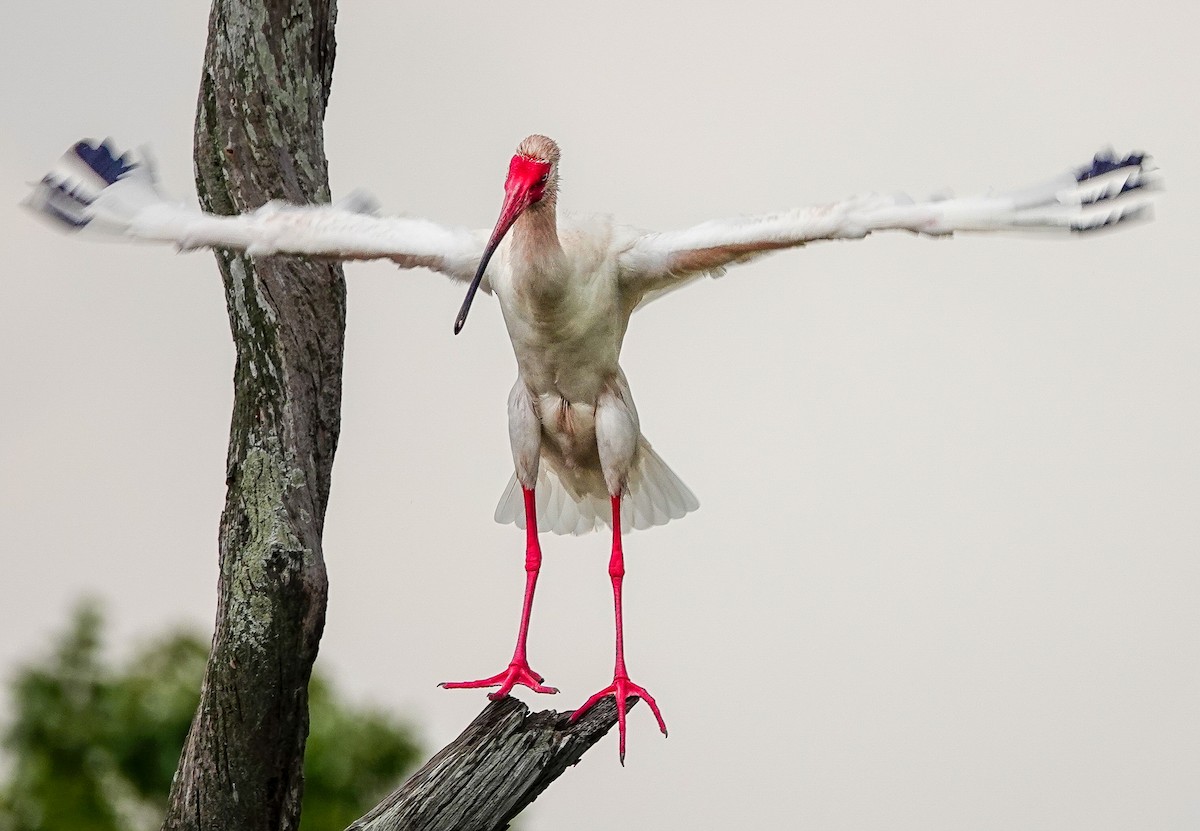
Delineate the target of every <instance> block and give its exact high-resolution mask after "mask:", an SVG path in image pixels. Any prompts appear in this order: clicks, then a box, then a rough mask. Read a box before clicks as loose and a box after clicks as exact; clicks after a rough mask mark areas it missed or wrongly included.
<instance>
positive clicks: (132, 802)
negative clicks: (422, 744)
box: [0, 603, 418, 831]
mask: <svg viewBox="0 0 1200 831" xmlns="http://www.w3.org/2000/svg"><path fill="white" fill-rule="evenodd" d="M102 630H103V618H102V615H101V614H100V611H99V609H98V608H97V607H96V605H95V604H92V603H85V604H82V605H81V606H80V607H79V608H78V609H77V610H76V611H75V613H74V616H73V618H72V620H71V624H70V627H69V628H68V629H67V631H65V632H64V633H63V634H62V635H61V636H60V637H59V638H58V640H57V641H56V643H55V644H54V646H53V649H52V650H51V652H50V654H49V655H47V656H46V657H44V658H43V659H41V660H40V661H38V662H36V663H34V664H30V665H28V666H25V667H23V668H21V669H19V670H18V671H17V672H16V674H15V675H14V676H13V678H12V681H11V682H10V693H11V698H12V710H13V712H12V715H11V718H10V719H9V721H8V723H7V725H6V726H5V729H4V731H3V733H2V734H0V748H2V749H3V753H4V758H3V760H2V762H3V764H0V771H3V772H5V774H6V775H5V776H4V781H2V782H0V831H43V830H45V831H60V829H62V830H64V831H65V829H70V831H139V829H156V828H158V827H159V825H160V824H161V823H162V817H163V815H164V813H165V810H166V803H167V795H168V791H169V790H170V787H171V777H172V776H173V775H174V773H175V766H176V764H177V762H178V761H179V753H180V750H181V749H182V747H183V742H184V739H185V737H186V736H187V731H188V727H189V726H190V724H191V720H192V715H193V714H194V712H195V710H196V704H197V702H198V701H199V695H200V682H201V679H202V678H203V677H204V666H205V662H206V661H207V657H208V646H207V644H206V643H205V642H204V641H203V640H202V639H201V638H200V637H199V636H197V635H196V634H195V633H193V632H188V631H175V632H170V633H167V634H166V635H165V636H163V637H160V638H158V639H156V640H155V641H153V642H152V643H149V644H147V645H146V646H144V647H143V648H141V649H139V650H138V651H137V652H136V653H135V654H134V655H132V656H131V658H130V659H129V661H128V662H127V663H125V664H124V665H121V666H114V665H112V664H110V663H106V662H105V660H104V655H103V648H102V638H101V635H102ZM309 699H310V700H309V709H310V720H311V732H310V735H309V740H308V750H307V753H306V755H305V760H304V763H305V765H304V767H305V782H306V784H305V793H304V810H303V814H302V819H301V831H340V829H343V828H345V827H346V826H347V825H349V824H350V822H352V821H353V820H354V819H356V818H357V817H358V816H360V815H361V814H362V813H364V812H365V811H366V810H367V809H368V808H370V807H371V806H372V805H373V804H374V803H375V802H376V801H377V800H378V799H379V798H380V797H381V796H382V795H383V794H384V793H386V792H387V790H388V789H389V788H391V787H393V786H394V785H395V784H396V782H397V781H398V779H399V777H400V776H401V774H402V773H403V772H404V771H405V770H407V769H408V768H409V767H411V765H412V764H413V762H415V761H416V759H417V756H418V750H417V747H416V745H415V743H414V741H413V738H412V735H411V731H410V730H409V728H408V727H406V726H405V725H403V724H402V723H400V722H399V721H397V719H396V718H395V717H394V716H392V715H391V714H388V713H385V712H383V711H380V710H375V709H369V708H361V707H355V706H352V705H349V704H347V703H345V702H344V701H341V700H339V699H338V697H337V695H336V692H335V691H334V689H333V687H332V686H331V684H330V682H329V681H328V680H326V679H325V678H324V677H322V676H321V675H320V674H319V673H314V674H313V678H312V681H311V683H310V685H309Z"/></svg>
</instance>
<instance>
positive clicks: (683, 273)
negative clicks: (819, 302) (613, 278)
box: [620, 152, 1158, 302]
mask: <svg viewBox="0 0 1200 831" xmlns="http://www.w3.org/2000/svg"><path fill="white" fill-rule="evenodd" d="M1157 185H1158V177H1157V175H1156V169H1155V168H1154V166H1153V165H1152V164H1151V163H1150V159H1149V157H1147V156H1143V155H1138V154H1132V155H1129V156H1126V157H1124V158H1120V159H1119V158H1116V157H1114V156H1113V155H1112V154H1111V153H1109V152H1102V153H1099V154H1097V155H1096V157H1095V158H1094V159H1093V161H1092V162H1091V164H1090V165H1088V166H1086V167H1081V168H1079V169H1077V170H1075V171H1073V172H1070V173H1065V174H1063V175H1061V176H1058V177H1056V178H1054V179H1051V180H1050V181H1048V182H1044V183H1042V184H1040V185H1036V186H1034V187H1030V188H1026V189H1024V190H1020V191H1012V192H1009V193H999V194H987V195H983V196H976V197H969V198H964V199H930V200H925V201H921V202H917V201H914V200H913V199H911V198H910V197H907V196H904V195H898V196H881V195H877V194H872V195H867V196H858V197H853V198H851V199H846V200H844V201H841V202H835V203H832V204H829V205H822V206H818V207H812V208H801V209H796V210H790V211H784V212H781V213H774V214H766V215H762V216H754V217H739V218H734V219H724V220H714V221H711V222H706V223H703V224H701V225H697V226H695V227H692V228H688V229H685V230H681V231H671V232H666V233H657V234H653V233H652V234H644V235H642V236H640V237H638V238H636V239H635V240H634V241H633V242H632V244H630V245H629V246H628V247H627V248H626V249H625V250H624V251H622V252H621V255H620V267H621V275H622V279H623V281H624V285H625V287H626V290H628V291H631V292H634V293H636V296H638V297H640V298H641V299H642V302H647V301H648V300H650V299H652V298H653V297H654V296H657V295H659V294H661V293H662V292H664V291H667V290H670V289H671V288H673V287H674V286H676V285H678V284H682V283H685V282H687V281H690V280H692V279H695V278H696V277H698V276H701V275H704V274H709V275H713V276H717V275H719V274H721V273H723V272H724V270H725V268H726V267H727V266H729V265H732V264H734V263H739V262H745V261H746V260H749V259H753V258H755V257H758V256H761V255H763V254H765V253H768V252H770V251H776V250H779V249H783V248H792V247H795V246H800V245H805V244H807V243H810V242H816V241H818V240H836V239H861V238H862V237H865V236H867V235H868V234H870V233H872V232H874V231H884V230H897V231H910V232H913V233H918V234H927V235H931V236H944V235H948V234H953V233H955V232H956V231H966V232H992V231H1012V230H1029V229H1051V230H1070V231H1091V230H1095V229H1097V228H1102V227H1105V226H1109V225H1114V224H1116V223H1118V222H1123V221H1126V220H1130V219H1138V218H1144V217H1146V216H1147V215H1148V214H1149V211H1150V206H1151V202H1152V199H1153V195H1154V194H1153V191H1154V190H1155V188H1156V187H1157Z"/></svg>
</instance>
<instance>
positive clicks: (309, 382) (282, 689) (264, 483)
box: [164, 0, 346, 831]
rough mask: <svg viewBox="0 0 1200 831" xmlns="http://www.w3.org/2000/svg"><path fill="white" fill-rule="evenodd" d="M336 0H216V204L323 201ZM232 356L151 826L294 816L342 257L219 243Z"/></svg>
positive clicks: (199, 143)
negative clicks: (202, 571)
mask: <svg viewBox="0 0 1200 831" xmlns="http://www.w3.org/2000/svg"><path fill="white" fill-rule="evenodd" d="M335 16H336V7H335V4H334V0H215V2H214V3H213V7H212V13H211V16H210V19H209V41H208V48H207V50H206V53H205V61H204V70H203V76H202V79H201V85H200V95H199V99H198V101H197V111H196V133H195V137H196V144H195V161H196V184H197V189H198V191H199V193H200V199H201V203H202V205H203V206H204V207H205V208H206V209H207V210H209V211H212V212H214V213H218V214H231V213H237V212H240V211H244V210H248V209H253V208H256V207H258V206H259V205H261V204H263V203H265V202H267V201H269V200H271V199H287V200H289V201H292V202H312V201H327V200H328V198H329V185H328V180H327V169H326V162H325V154H324V147H323V132H322V124H321V122H322V119H323V118H324V111H325V105H326V103H327V101H328V97H329V89H330V83H331V77H332V68H333V55H334V44H333V24H334V19H335ZM217 262H218V265H219V267H220V270H221V274H222V278H223V282H224V286H225V295H226V301H227V306H228V310H229V323H230V330H231V332H232V335H233V340H234V344H235V346H236V352H237V362H236V365H235V368H234V408H233V417H232V420H231V424H230V440H229V455H228V459H227V471H226V480H227V489H228V490H227V496H226V503H225V509H224V511H223V513H222V516H221V527H220V533H219V557H220V569H219V575H220V577H219V584H218V603H217V620H216V628H215V632H214V635H213V648H212V652H211V655H210V659H209V664H208V668H207V671H206V673H205V680H204V686H203V690H202V694H201V702H200V706H199V708H198V710H197V713H196V717H195V719H194V720H193V722H192V727H191V730H190V732H189V734H188V739H187V743H186V746H185V748H184V752H183V756H182V758H181V759H180V765H179V770H178V771H177V773H176V776H175V781H174V784H173V787H172V792H171V798H170V804H169V806H168V814H167V818H166V821H165V823H164V828H170V829H213V831H216V830H217V829H220V831H226V829H234V828H236V829H238V831H291V829H295V828H296V827H297V826H298V824H299V816H300V799H301V795H302V792H303V777H302V764H303V758H304V745H305V738H306V736H307V731H308V699H307V689H308V680H309V675H310V673H311V669H312V663H313V660H314V659H315V657H316V653H317V644H318V642H319V640H320V636H321V630H322V628H323V626H324V621H325V602H326V595H327V582H326V575H325V563H324V554H323V549H322V544H321V535H322V531H323V526H324V517H325V508H326V505H327V503H328V498H329V487H330V473H331V470H332V465H333V456H334V452H335V450H336V447H337V439H338V432H339V426H340V407H341V376H342V347H343V342H344V331H345V299H346V298H345V283H344V280H343V277H342V272H341V268H340V267H339V266H337V265H332V264H328V263H314V262H306V261H302V260H297V259H293V258H286V257H269V258H263V259H258V260H254V259H251V258H248V257H245V256H243V255H240V254H235V253H232V252H227V251H218V252H217Z"/></svg>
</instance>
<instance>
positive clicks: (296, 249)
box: [27, 135, 1158, 761]
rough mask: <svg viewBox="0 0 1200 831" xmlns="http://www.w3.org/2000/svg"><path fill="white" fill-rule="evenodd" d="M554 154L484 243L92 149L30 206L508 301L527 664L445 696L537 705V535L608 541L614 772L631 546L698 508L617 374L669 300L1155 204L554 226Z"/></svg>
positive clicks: (506, 516)
mask: <svg viewBox="0 0 1200 831" xmlns="http://www.w3.org/2000/svg"><path fill="white" fill-rule="evenodd" d="M558 174H559V148H558V145H556V144H555V143H554V142H553V141H552V140H550V139H548V138H546V137H545V136H540V135H532V136H529V137H528V138H526V139H525V140H524V141H522V142H521V143H520V145H519V146H518V147H517V150H516V154H515V155H514V156H513V157H512V160H511V162H510V163H509V169H508V177H507V179H506V181H505V184H504V192H505V197H504V203H503V207H502V208H501V211H500V217H499V220H498V221H497V223H496V226H495V228H494V229H493V230H492V231H491V233H490V234H489V233H488V232H486V231H470V230H466V229H463V228H457V227H450V226H444V225H440V224H437V223H434V222H430V221H428V220H424V219H409V218H385V217H380V216H377V215H375V213H374V201H373V200H371V199H370V198H368V197H365V196H364V195H361V194H355V195H352V196H351V197H350V198H348V199H346V200H344V201H342V202H339V203H336V204H332V205H290V204H283V203H278V202H272V203H268V204H266V205H263V206H262V207H261V208H258V209H257V210H255V211H252V212H250V213H246V214H242V215H240V216H215V215H212V214H206V213H202V212H201V211H200V210H199V209H198V208H195V207H190V206H185V205H181V204H177V203H173V202H170V201H168V200H167V199H166V198H164V197H163V195H162V194H161V193H160V192H159V190H158V188H157V184H156V182H155V178H154V173H153V171H152V169H151V168H150V166H149V165H148V164H146V163H145V162H142V163H136V162H134V161H133V160H132V159H130V158H129V157H128V156H125V155H121V156H116V155H114V154H113V152H112V150H111V148H110V147H109V146H108V145H107V144H106V143H100V144H92V143H89V142H80V143H78V144H77V145H75V147H73V148H72V149H71V150H69V151H68V152H67V153H66V154H65V155H64V156H63V158H62V160H61V162H60V163H59V165H58V166H57V167H56V168H55V169H54V170H53V171H52V172H51V173H49V174H47V175H46V177H45V178H43V179H42V181H41V182H40V183H38V184H37V185H36V186H35V190H34V193H33V194H32V195H31V196H30V198H29V199H28V200H27V204H28V205H29V206H30V207H32V208H33V209H34V210H36V211H38V212H40V213H42V214H43V215H45V216H48V217H50V218H52V219H54V220H56V221H57V222H59V223H60V224H63V225H66V226H68V227H70V228H76V229H88V230H100V231H104V232H107V233H109V234H117V235H123V236H125V237H127V238H129V239H134V240H147V241H160V242H171V243H174V244H176V245H177V246H179V248H180V249H195V248H223V249H241V250H244V251H246V252H247V253H248V254H249V255H251V256H254V255H268V254H294V255H302V256H303V255H308V256H320V257H326V258H329V257H333V258H339V259H343V260H366V259H381V258H382V259H390V260H392V261H393V262H395V263H396V264H397V265H399V266H401V267H402V268H412V267H417V266H421V267H425V268H428V269H432V270H434V271H439V272H441V273H443V274H445V275H447V276H449V277H451V278H453V279H455V280H461V281H463V282H467V283H470V288H469V289H468V292H467V296H466V299H465V301H464V302H463V305H462V309H461V310H460V312H459V314H458V318H457V320H456V321H455V324H454V331H455V333H458V332H459V331H460V330H461V329H462V326H463V324H464V322H465V321H466V317H467V312H468V311H469V310H470V306H471V301H472V299H473V298H474V295H475V292H476V290H477V289H479V288H482V289H483V291H484V292H485V293H489V294H495V295H496V298H497V299H498V300H499V302H500V308H501V310H502V312H503V314H504V321H505V324H506V325H507V327H508V333H509V337H510V338H511V340H512V345H513V350H514V352H515V353H516V358H517V367H518V372H517V381H516V383H515V384H514V386H513V388H512V392H511V393H510V394H509V399H508V418H509V437H510V440H511V444H512V454H513V463H514V467H515V473H514V475H513V478H512V480H511V481H510V483H509V486H508V488H507V489H506V491H505V493H504V495H503V497H502V498H501V500H500V504H499V506H498V507H497V509H496V519H497V521H499V522H501V523H510V522H511V523H515V524H516V525H518V526H519V527H522V528H524V529H525V530H526V549H525V551H526V554H525V570H526V586H525V595H524V601H523V603H522V611H521V620H520V627H519V632H518V635H517V644H516V648H515V650H514V654H513V657H512V660H511V662H510V663H509V665H508V667H507V668H506V669H504V670H503V671H501V672H500V673H498V674H496V675H494V676H491V677H489V678H483V679H480V680H477V681H464V682H456V683H447V684H444V685H443V686H445V687H491V686H498V687H499V689H498V690H497V691H495V692H493V693H491V697H493V698H499V697H502V696H504V695H507V694H508V693H509V691H510V690H511V689H512V688H513V686H514V685H516V684H522V685H525V686H528V687H530V688H531V689H533V690H535V691H537V692H543V693H550V692H557V690H555V689H554V688H552V687H548V686H544V685H543V683H542V682H543V680H544V679H543V678H542V676H541V675H538V674H537V673H536V672H534V671H533V670H532V668H531V667H530V665H529V662H528V659H527V656H526V636H527V633H528V629H529V618H530V613H531V610H532V606H533V595H534V590H535V588H536V585H537V579H538V571H539V568H540V565H541V557H542V554H541V547H540V545H539V542H538V530H539V529H540V530H550V531H554V532H555V533H558V534H566V533H574V534H581V533H584V532H587V531H591V530H594V529H596V528H598V527H600V526H603V525H607V526H610V527H611V528H612V555H611V559H610V561H609V569H608V570H609V575H610V577H611V580H612V589H613V605H614V611H615V617H616V666H615V670H614V674H613V675H614V677H613V683H612V684H610V685H609V686H607V687H605V688H604V689H602V690H600V691H599V692H598V693H596V694H595V695H593V696H591V697H590V698H589V699H587V701H586V702H585V703H584V704H583V706H582V707H580V708H579V709H578V710H577V711H576V712H575V717H578V716H579V715H580V714H581V713H583V712H584V711H586V710H587V709H588V708H589V707H591V706H592V705H593V704H594V703H595V702H597V701H599V700H600V699H601V698H603V697H604V696H606V695H614V696H615V698H616V703H617V708H618V716H619V730H620V755H621V759H622V761H623V760H624V756H625V708H626V698H627V697H628V696H635V695H636V696H639V697H641V698H643V699H645V701H646V703H647V704H648V705H649V707H650V709H651V711H652V712H653V714H654V716H655V718H656V719H657V720H658V724H659V727H660V729H661V730H662V732H663V734H664V735H665V734H666V725H665V723H664V721H663V718H662V714H661V713H660V711H659V708H658V705H657V704H656V703H655V701H654V698H653V697H652V696H651V695H650V694H649V693H647V692H646V690H645V689H644V688H642V687H640V686H638V685H637V684H634V683H633V682H632V681H631V680H630V678H629V674H628V672H627V670H626V667H625V659H624V632H623V624H622V603H621V586H622V580H623V577H624V573H625V567H624V555H623V552H622V544H621V535H622V531H623V530H629V529H633V528H636V529H641V528H648V527H650V526H654V525H661V524H664V523H666V522H668V521H669V520H671V519H678V518H679V517H682V516H683V515H684V514H686V513H688V512H689V511H693V510H695V509H696V508H697V507H698V505H699V503H698V502H697V501H696V498H695V497H694V496H693V495H692V492H691V491H690V490H688V488H687V486H686V485H684V484H683V483H682V482H681V481H680V480H679V479H678V478H677V477H676V476H675V474H674V473H672V472H671V470H670V468H668V467H667V466H666V464H664V463H663V461H662V459H660V458H659V457H658V455H657V454H656V453H655V452H654V451H653V450H652V449H651V447H650V444H649V443H648V442H647V441H646V439H645V437H643V436H642V433H641V429H640V426H639V421H638V413H637V409H636V408H635V407H634V403H633V397H632V395H631V393H630V389H629V385H628V383H627V382H626V380H625V374H624V373H623V372H622V371H621V366H620V364H619V362H618V359H619V358H620V354H621V344H622V341H623V339H624V337H625V330H626V328H627V326H628V324H629V319H630V315H631V314H632V313H633V312H634V310H636V309H637V308H639V307H640V306H642V305H644V304H645V303H647V302H648V301H649V300H651V299H653V298H654V297H656V296H658V295H660V294H662V293H663V292H666V291H669V290H671V289H674V288H677V287H679V286H681V285H684V284H685V283H688V282H690V281H692V280H695V279H696V278H698V277H701V276H704V275H710V276H717V275H720V274H722V273H723V272H724V270H725V269H726V267H728V266H730V265H734V264H737V263H741V262H746V261H748V260H751V259H753V258H755V257H758V256H760V255H762V254H764V253H767V252H770V251H775V250H778V249H783V248H794V247H798V246H801V245H805V244H807V243H810V242H816V241H818V240H834V239H860V238H862V237H865V236H867V235H868V234H870V233H872V232H874V231H883V230H901V231H910V232H913V233H917V234H925V235H930V236H945V235H949V234H953V233H955V232H957V231H970V232H991V231H1008V230H1027V229H1039V228H1041V229H1058V230H1071V231H1090V230H1093V229H1096V228H1102V227H1106V226H1110V225H1114V224H1116V223H1119V222H1124V221H1126V220H1130V219H1134V218H1141V217H1146V216H1148V213H1149V210H1150V203H1151V198H1152V191H1153V190H1154V188H1155V186H1156V185H1157V181H1158V180H1157V176H1156V174H1155V171H1154V168H1153V166H1152V165H1150V164H1149V160H1148V158H1147V157H1145V156H1142V155H1137V154H1133V155H1129V156H1126V157H1124V158H1118V157H1115V156H1113V155H1112V154H1111V153H1108V152H1104V153H1100V154H1097V155H1096V156H1095V158H1094V159H1093V160H1092V162H1091V163H1089V164H1088V165H1086V166H1084V167H1081V168H1079V169H1077V170H1074V171H1072V172H1068V173H1065V174H1063V175H1061V176H1058V177H1056V178H1054V179H1051V180H1049V181H1047V182H1045V183H1043V184H1041V185H1037V186H1034V187H1031V188H1026V189H1024V190H1017V191H1012V192H1008V193H998V194H987V195H981V196H976V197H972V198H965V199H940V200H926V201H914V200H912V199H909V198H907V197H902V196H879V195H868V196H860V197H855V198H851V199H847V200H844V201H841V202H835V203H831V204H827V205H822V206H818V207H813V208H805V209H798V210H789V211H783V212H780V213H773V214H765V215H761V216H753V217H740V218H735V219H725V220H717V221H712V222H706V223H704V224H702V225H697V226H695V227H693V228H689V229H686V230H682V231H673V232H668V233H646V232H643V231H640V230H636V229H634V228H630V227H626V226H623V225H617V224H614V223H612V222H611V221H610V220H608V219H606V218H594V217H591V218H579V217H571V216H564V217H560V216H559V215H558V210H557V208H558V181H559V177H558Z"/></svg>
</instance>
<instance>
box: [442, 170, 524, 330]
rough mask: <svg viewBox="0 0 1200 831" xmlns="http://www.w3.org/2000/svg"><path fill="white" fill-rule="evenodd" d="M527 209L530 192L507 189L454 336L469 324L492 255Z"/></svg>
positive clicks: (463, 305) (519, 189)
mask: <svg viewBox="0 0 1200 831" xmlns="http://www.w3.org/2000/svg"><path fill="white" fill-rule="evenodd" d="M527 207H529V191H528V190H527V189H525V188H511V189H508V188H506V189H505V195H504V206H503V207H502V208H501V209H500V218H499V219H498V220H496V228H495V230H494V231H492V237H491V239H489V240H488V244H487V247H486V248H484V249H483V257H482V259H480V260H479V269H478V270H477V271H476V272H475V279H473V280H472V281H471V287H470V288H469V289H467V297H466V299H465V300H463V304H462V308H461V309H459V310H458V317H457V318H455V319H454V334H456V335H457V334H458V333H459V332H461V331H462V328H463V326H464V325H465V324H466V322H467V312H469V311H471V301H472V300H474V299H475V292H477V291H479V284H480V283H481V282H483V275H484V272H486V271H487V267H488V262H490V261H491V259H492V254H494V253H496V247H497V246H499V245H500V241H501V240H503V239H504V235H505V234H507V233H508V229H509V228H511V227H512V225H513V223H514V222H516V221H517V217H518V216H520V215H521V212H522V211H523V210H525V209H526V208H527Z"/></svg>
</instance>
